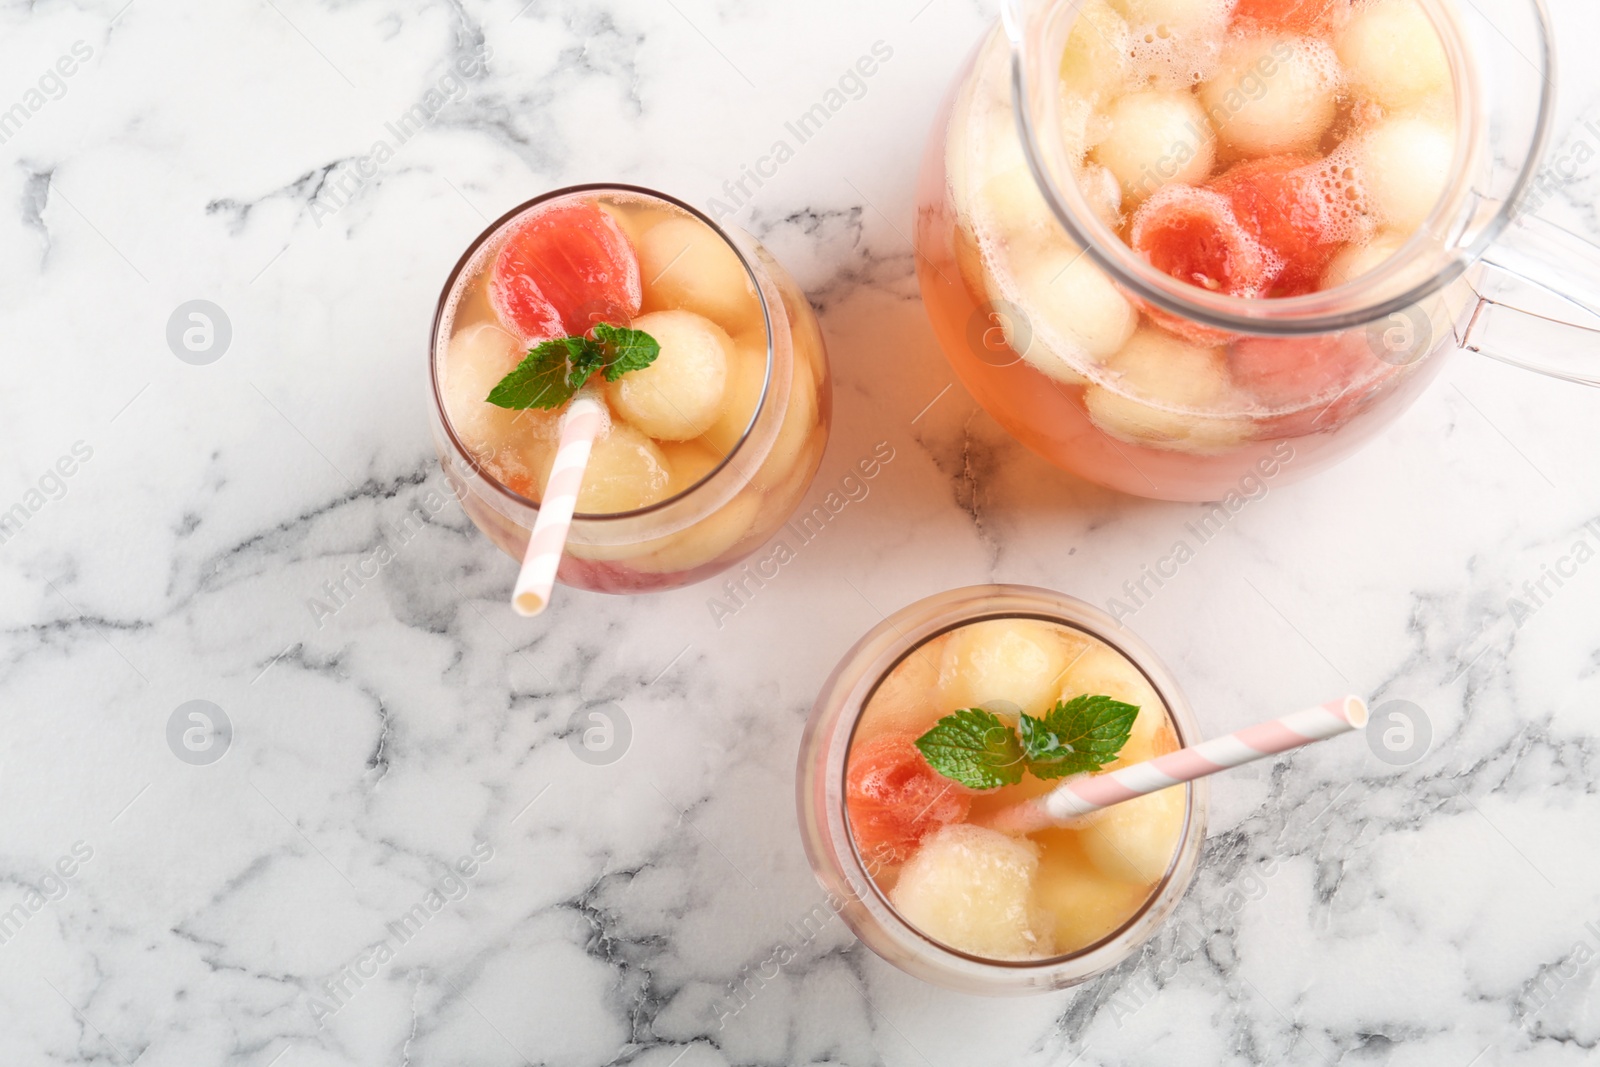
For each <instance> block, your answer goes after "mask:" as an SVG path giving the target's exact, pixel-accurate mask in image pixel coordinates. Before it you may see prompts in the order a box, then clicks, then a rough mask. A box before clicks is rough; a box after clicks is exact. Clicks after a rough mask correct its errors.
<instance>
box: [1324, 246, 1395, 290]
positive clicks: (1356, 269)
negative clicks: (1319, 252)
mask: <svg viewBox="0 0 1600 1067" xmlns="http://www.w3.org/2000/svg"><path fill="white" fill-rule="evenodd" d="M1405 243H1406V237H1405V235H1403V234H1398V233H1378V234H1375V235H1373V237H1372V239H1371V240H1370V241H1364V242H1361V243H1359V244H1350V245H1347V246H1346V247H1345V248H1343V249H1341V250H1340V252H1339V254H1338V255H1336V256H1334V257H1333V261H1332V262H1330V263H1329V264H1328V269H1327V270H1326V271H1325V272H1324V273H1323V275H1322V288H1324V289H1332V288H1334V287H1335V286H1339V285H1343V284H1344V283H1346V282H1353V281H1355V280H1356V279H1357V278H1359V277H1361V276H1362V275H1364V274H1370V273H1372V272H1373V271H1375V270H1377V269H1378V268H1379V267H1381V266H1383V265H1384V264H1385V263H1387V262H1389V260H1391V259H1393V258H1394V254H1395V253H1396V252H1398V251H1400V248H1401V246H1403V245H1404V244H1405Z"/></svg>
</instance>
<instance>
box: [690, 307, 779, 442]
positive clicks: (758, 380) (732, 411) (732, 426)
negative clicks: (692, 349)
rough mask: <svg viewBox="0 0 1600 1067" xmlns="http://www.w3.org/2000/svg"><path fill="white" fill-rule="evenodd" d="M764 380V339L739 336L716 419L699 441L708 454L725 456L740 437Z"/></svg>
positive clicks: (759, 400) (752, 413)
mask: <svg viewBox="0 0 1600 1067" xmlns="http://www.w3.org/2000/svg"><path fill="white" fill-rule="evenodd" d="M766 380H767V335H766V333H765V332H764V331H763V332H761V333H754V334H743V335H741V336H740V337H739V338H738V339H737V340H735V341H734V344H733V354H732V356H731V357H730V358H729V360H728V378H727V385H726V386H725V387H724V389H723V392H722V406H721V407H720V408H719V409H718V411H717V417H716V420H715V421H714V422H712V424H711V425H710V426H709V427H707V428H706V432H705V433H704V434H703V435H702V436H701V437H700V440H701V441H703V442H704V443H705V444H706V445H707V446H708V447H709V448H710V449H711V450H712V451H714V452H716V453H717V454H718V455H720V456H726V455H727V454H728V453H729V452H732V451H733V449H734V447H735V446H736V445H738V443H739V441H740V440H741V439H742V438H743V437H744V434H745V431H746V430H747V429H749V427H750V420H751V419H752V418H753V417H754V416H755V413H756V405H758V404H759V403H761V389H762V387H763V386H764V385H765V384H766Z"/></svg>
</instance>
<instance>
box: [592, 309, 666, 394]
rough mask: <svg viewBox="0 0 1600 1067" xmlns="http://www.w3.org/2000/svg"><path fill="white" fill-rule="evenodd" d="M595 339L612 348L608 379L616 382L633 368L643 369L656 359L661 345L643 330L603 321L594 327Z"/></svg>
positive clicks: (607, 367) (607, 370)
mask: <svg viewBox="0 0 1600 1067" xmlns="http://www.w3.org/2000/svg"><path fill="white" fill-rule="evenodd" d="M594 336H595V339H596V340H598V341H599V342H600V343H601V344H603V345H606V346H608V347H609V348H610V349H611V352H612V356H611V362H609V363H607V364H606V381H608V382H614V381H616V380H617V379H618V378H620V377H622V376H623V375H624V374H627V373H628V372H629V371H632V370H643V369H644V368H646V367H648V366H649V365H650V364H652V363H654V362H655V361H656V357H657V356H659V355H660V354H661V346H660V345H659V344H657V343H656V339H655V338H654V337H651V336H650V335H649V334H647V333H645V332H644V331H643V330H624V329H621V328H620V327H617V326H612V325H610V324H609V323H604V322H602V323H601V324H600V325H598V326H596V327H595V328H594Z"/></svg>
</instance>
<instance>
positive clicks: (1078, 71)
mask: <svg viewBox="0 0 1600 1067" xmlns="http://www.w3.org/2000/svg"><path fill="white" fill-rule="evenodd" d="M1127 72H1128V22H1127V20H1126V19H1125V18H1123V17H1122V16H1121V15H1120V14H1118V13H1117V11H1116V10H1115V9H1114V8H1112V6H1111V5H1110V4H1109V3H1107V2H1106V0H1087V2H1086V3H1084V5H1083V6H1082V7H1080V8H1079V9H1078V19H1077V21H1076V22H1074V23H1073V25H1072V29H1071V30H1070V31H1069V32H1068V34H1067V45H1066V48H1065V49H1064V50H1063V51H1062V54H1061V85H1062V88H1064V89H1066V90H1067V91H1068V92H1071V93H1075V94H1077V95H1079V96H1082V97H1085V98H1087V99H1089V100H1101V99H1107V98H1109V97H1113V96H1116V95H1117V94H1118V93H1120V92H1121V91H1122V88H1123V81H1124V79H1125V78H1126V77H1127Z"/></svg>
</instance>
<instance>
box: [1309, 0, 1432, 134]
mask: <svg viewBox="0 0 1600 1067" xmlns="http://www.w3.org/2000/svg"><path fill="white" fill-rule="evenodd" d="M1336 48H1337V50H1338V53H1339V60H1340V62H1342V63H1343V64H1344V69H1345V77H1346V78H1347V79H1348V81H1349V83H1350V85H1351V87H1352V88H1353V89H1354V90H1355V91H1356V92H1357V93H1359V94H1360V95H1362V96H1364V97H1367V98H1368V99H1370V100H1375V101H1377V102H1378V103H1379V104H1382V105H1383V106H1384V107H1388V108H1409V107H1414V106H1417V105H1419V104H1422V103H1424V102H1426V101H1428V100H1429V98H1431V97H1439V96H1443V95H1445V94H1448V93H1449V92H1450V91H1451V80H1450V61H1449V59H1448V58H1447V57H1446V56H1445V52H1444V44H1443V42H1442V41H1440V39H1439V32H1438V31H1437V30H1435V29H1434V28H1433V23H1432V22H1430V21H1429V20H1428V16H1427V13H1426V12H1424V11H1423V10H1422V7H1421V6H1420V5H1419V4H1417V3H1416V0H1371V2H1369V3H1367V4H1363V5H1361V6H1360V7H1357V8H1356V10H1355V13H1354V15H1353V16H1352V17H1351V19H1350V22H1349V24H1348V25H1346V26H1345V28H1344V32H1343V33H1341V34H1340V35H1339V40H1338V43H1337V45H1336Z"/></svg>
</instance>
